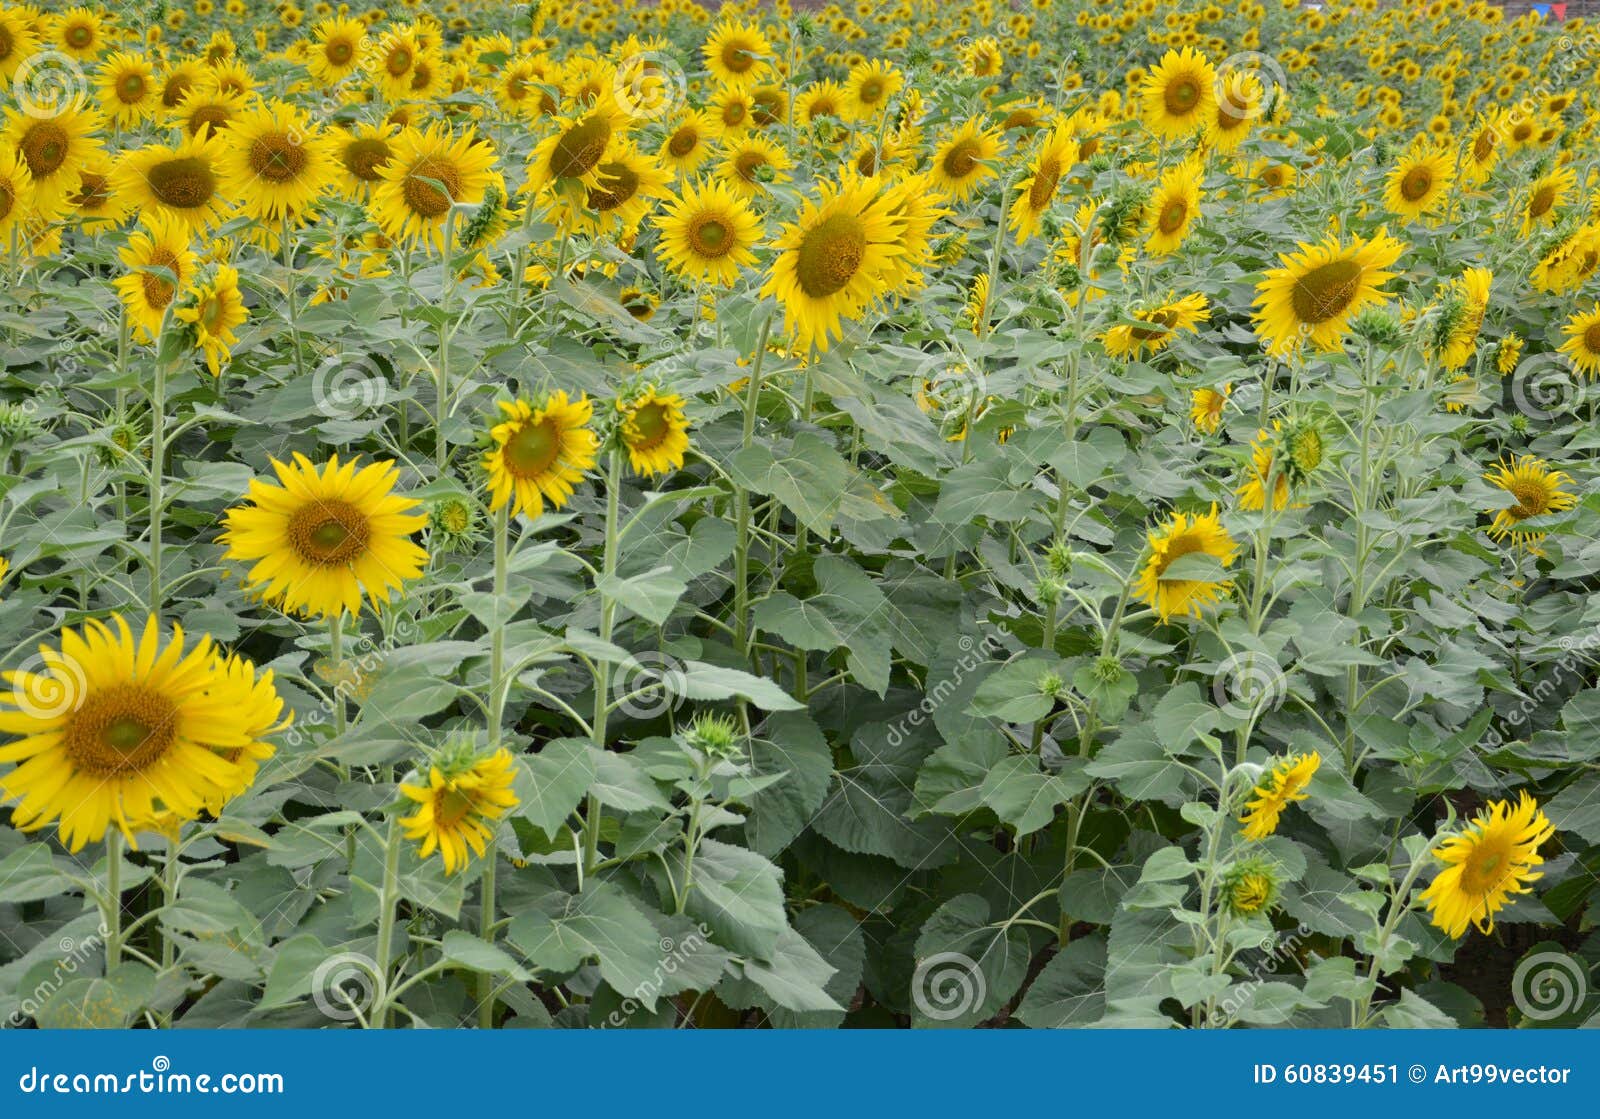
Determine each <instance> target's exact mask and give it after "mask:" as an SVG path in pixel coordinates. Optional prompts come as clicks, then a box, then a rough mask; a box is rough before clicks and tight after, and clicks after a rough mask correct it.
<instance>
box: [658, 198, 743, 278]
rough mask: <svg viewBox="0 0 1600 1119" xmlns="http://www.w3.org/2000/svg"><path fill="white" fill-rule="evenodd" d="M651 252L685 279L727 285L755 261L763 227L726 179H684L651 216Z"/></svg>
mask: <svg viewBox="0 0 1600 1119" xmlns="http://www.w3.org/2000/svg"><path fill="white" fill-rule="evenodd" d="M654 222H655V226H656V228H657V229H658V230H660V233H661V237H660V240H659V241H658V242H657V243H656V256H657V257H659V258H660V260H661V263H662V264H664V265H666V266H667V267H668V268H669V269H671V270H672V271H673V272H674V273H675V274H677V275H678V276H681V277H683V278H684V279H686V280H695V281H698V282H701V283H708V284H716V285H718V286H720V287H729V286H731V285H732V284H733V282H734V281H735V280H737V279H738V278H739V270H740V269H742V268H748V267H750V266H751V265H752V264H754V263H755V262H756V256H755V253H754V252H752V251H751V250H752V249H754V248H755V246H756V245H757V244H759V243H760V242H761V239H762V237H763V236H764V235H765V231H764V230H763V229H762V226H761V219H760V218H758V217H756V214H755V211H754V210H752V209H750V205H749V203H747V202H746V201H745V200H744V199H743V198H741V197H739V196H738V195H737V194H735V193H734V192H733V191H732V190H730V189H729V188H728V186H727V184H726V183H720V182H700V183H685V184H684V187H683V193H682V194H681V195H679V196H678V197H677V198H673V199H670V200H669V201H668V202H667V203H666V205H665V206H664V207H663V208H662V212H661V213H660V214H658V215H657V216H656V217H655V219H654Z"/></svg>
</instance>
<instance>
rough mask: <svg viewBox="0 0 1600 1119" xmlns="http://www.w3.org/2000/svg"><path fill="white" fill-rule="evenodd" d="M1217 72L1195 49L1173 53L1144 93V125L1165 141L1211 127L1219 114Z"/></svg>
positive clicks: (1155, 68) (1151, 77)
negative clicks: (1214, 118)
mask: <svg viewBox="0 0 1600 1119" xmlns="http://www.w3.org/2000/svg"><path fill="white" fill-rule="evenodd" d="M1216 80H1217V72H1216V69H1215V68H1214V67H1213V66H1212V65H1211V63H1210V62H1208V61H1207V60H1206V56H1205V55H1203V54H1201V53H1200V52H1199V51H1196V50H1195V49H1194V48H1193V47H1184V48H1183V49H1182V50H1169V51H1168V52H1167V53H1166V55H1165V56H1164V57H1163V58H1162V59H1161V61H1160V62H1159V63H1157V64H1156V65H1155V66H1153V67H1151V69H1150V72H1149V74H1147V75H1146V76H1145V80H1144V84H1143V87H1142V88H1141V89H1140V101H1141V103H1142V105H1143V108H1144V121H1145V124H1146V125H1147V126H1148V127H1149V129H1150V131H1151V132H1153V133H1155V135H1156V136H1157V137H1159V138H1161V139H1164V140H1176V139H1181V138H1182V137H1184V136H1187V135H1188V134H1189V133H1191V132H1193V131H1194V130H1195V129H1197V128H1204V127H1207V126H1208V125H1209V124H1210V123H1211V121H1212V118H1213V117H1214V115H1215V113H1216V104H1217V94H1216V88H1215V87H1216Z"/></svg>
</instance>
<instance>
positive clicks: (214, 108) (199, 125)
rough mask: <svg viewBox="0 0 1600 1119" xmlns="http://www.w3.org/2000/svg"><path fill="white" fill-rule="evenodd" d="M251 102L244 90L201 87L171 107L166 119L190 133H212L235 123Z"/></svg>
mask: <svg viewBox="0 0 1600 1119" xmlns="http://www.w3.org/2000/svg"><path fill="white" fill-rule="evenodd" d="M247 104H248V102H247V100H246V99H245V95H244V94H242V93H231V92H224V91H222V90H217V89H207V88H205V87H203V86H202V87H197V88H195V89H191V90H190V91H189V92H188V93H185V94H184V95H183V97H182V98H181V99H179V101H178V103H177V105H175V106H173V107H172V108H171V109H168V110H167V113H166V122H167V124H168V125H171V126H174V127H177V128H181V129H183V130H184V132H186V133H188V134H189V135H190V136H210V135H214V134H216V133H220V132H221V131H223V130H224V129H225V128H227V127H228V126H229V125H230V124H232V123H233V121H234V119H235V118H236V117H238V116H239V114H240V113H242V112H244V110H245V106H246V105H247Z"/></svg>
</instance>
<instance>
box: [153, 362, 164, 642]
mask: <svg viewBox="0 0 1600 1119" xmlns="http://www.w3.org/2000/svg"><path fill="white" fill-rule="evenodd" d="M155 365H156V367H155V377H154V378H153V381H152V384H151V386H150V603H149V605H150V616H151V617H152V618H160V617H161V545H162V539H161V528H162V521H163V519H164V517H163V512H162V506H163V505H165V504H166V470H167V466H166V464H167V363H166V361H165V360H164V359H163V357H162V354H161V352H160V348H159V347H158V348H157V352H156V363H155Z"/></svg>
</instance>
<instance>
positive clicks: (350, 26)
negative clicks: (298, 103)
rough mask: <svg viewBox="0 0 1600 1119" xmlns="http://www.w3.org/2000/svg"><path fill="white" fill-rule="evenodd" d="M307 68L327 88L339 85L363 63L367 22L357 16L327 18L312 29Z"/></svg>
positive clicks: (307, 52) (307, 54)
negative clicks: (354, 17) (352, 17)
mask: <svg viewBox="0 0 1600 1119" xmlns="http://www.w3.org/2000/svg"><path fill="white" fill-rule="evenodd" d="M312 37H313V41H312V43H311V44H310V46H309V48H308V49H307V51H306V70H307V71H308V72H309V73H310V74H311V76H312V77H313V78H315V79H316V80H317V82H318V84H320V85H322V86H323V87H324V88H326V87H328V86H334V85H338V84H339V83H340V82H342V81H344V80H345V79H346V78H348V77H349V76H350V75H352V74H354V73H355V72H356V70H357V69H358V68H359V67H360V66H361V57H362V53H363V52H364V51H365V50H366V48H367V25H366V24H364V23H362V22H361V21H360V20H355V19H343V18H334V19H325V20H323V21H322V22H320V23H318V24H317V26H316V27H315V28H314V29H313V31H312Z"/></svg>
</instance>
